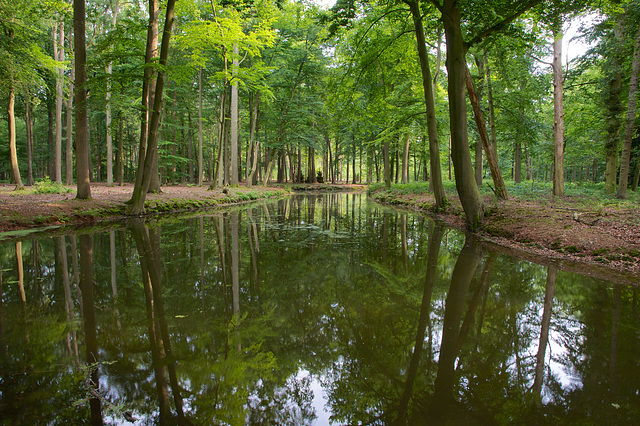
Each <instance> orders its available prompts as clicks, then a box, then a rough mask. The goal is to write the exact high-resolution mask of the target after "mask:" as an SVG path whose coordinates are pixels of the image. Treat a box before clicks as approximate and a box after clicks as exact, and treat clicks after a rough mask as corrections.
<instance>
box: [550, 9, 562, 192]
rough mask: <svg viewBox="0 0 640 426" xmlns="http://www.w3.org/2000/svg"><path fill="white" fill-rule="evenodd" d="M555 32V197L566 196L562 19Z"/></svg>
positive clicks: (557, 22)
mask: <svg viewBox="0 0 640 426" xmlns="http://www.w3.org/2000/svg"><path fill="white" fill-rule="evenodd" d="M554 26H555V28H554V30H553V147H554V149H553V195H554V196H559V197H561V196H563V195H564V106H563V86H564V81H563V77H562V37H563V34H562V19H561V18H557V21H556V22H555V24H554Z"/></svg>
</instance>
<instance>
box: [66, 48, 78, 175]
mask: <svg viewBox="0 0 640 426" xmlns="http://www.w3.org/2000/svg"><path fill="white" fill-rule="evenodd" d="M70 56H71V78H70V79H69V97H68V98H67V134H66V136H67V144H66V149H65V156H64V165H65V168H66V173H65V183H66V184H67V185H73V97H74V82H75V75H76V72H75V65H74V64H75V60H74V58H73V54H70Z"/></svg>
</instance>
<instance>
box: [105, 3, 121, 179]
mask: <svg viewBox="0 0 640 426" xmlns="http://www.w3.org/2000/svg"><path fill="white" fill-rule="evenodd" d="M118 6H119V5H118V0H115V4H114V6H113V11H112V14H113V15H112V18H111V30H112V31H114V30H115V28H116V20H117V19H118V10H119V7H118ZM112 72H113V63H112V62H111V61H109V64H108V65H107V96H106V100H107V105H106V111H105V113H106V118H105V121H106V128H107V186H113V136H112V133H113V132H112V130H111V74H112Z"/></svg>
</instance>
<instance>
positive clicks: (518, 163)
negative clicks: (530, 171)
mask: <svg viewBox="0 0 640 426" xmlns="http://www.w3.org/2000/svg"><path fill="white" fill-rule="evenodd" d="M514 151H515V152H514V154H513V180H514V181H515V183H520V182H522V144H521V143H520V140H516V146H515V150H514Z"/></svg>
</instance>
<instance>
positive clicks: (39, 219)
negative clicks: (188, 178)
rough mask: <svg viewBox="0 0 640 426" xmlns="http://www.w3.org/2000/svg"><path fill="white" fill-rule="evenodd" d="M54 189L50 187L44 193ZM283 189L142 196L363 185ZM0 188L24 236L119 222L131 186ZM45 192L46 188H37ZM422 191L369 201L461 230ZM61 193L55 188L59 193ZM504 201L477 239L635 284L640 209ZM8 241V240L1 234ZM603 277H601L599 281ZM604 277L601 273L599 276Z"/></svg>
mask: <svg viewBox="0 0 640 426" xmlns="http://www.w3.org/2000/svg"><path fill="white" fill-rule="evenodd" d="M50 185H52V184H49V186H50ZM284 187H285V188H284V189H283V187H282V185H280V186H278V185H276V186H274V187H268V188H265V187H262V186H254V187H253V188H251V189H249V188H246V187H245V186H243V185H241V186H239V187H229V188H227V189H226V192H223V189H221V188H215V189H211V190H209V189H208V187H207V186H201V187H198V186H191V185H180V186H164V187H162V192H160V193H157V194H148V195H147V211H148V212H149V214H154V213H159V212H179V211H191V210H195V209H199V208H205V207H215V206H224V205H231V204H238V203H241V202H246V201H251V200H255V199H259V198H268V197H274V196H283V195H285V194H287V193H288V192H289V190H297V191H300V190H305V189H313V190H325V191H334V190H340V189H343V190H364V189H365V188H366V186H363V185H323V184H316V185H285V186H284ZM13 188H14V187H13V185H9V184H0V233H4V232H8V231H19V230H30V229H34V228H42V227H46V226H51V225H64V224H73V225H88V224H95V223H97V222H99V221H101V220H105V219H118V218H121V217H125V209H126V204H125V201H127V200H128V199H129V198H130V196H131V192H132V190H133V187H132V185H131V184H126V185H124V186H111V187H109V186H107V185H106V184H104V183H92V184H91V194H92V199H91V200H77V199H75V192H74V191H75V188H74V187H73V188H72V187H68V188H62V189H63V190H66V191H69V192H63V193H59V192H58V193H36V192H37V191H35V190H34V189H27V190H25V191H13ZM43 188H44V190H45V192H46V189H47V186H46V185H45V186H43ZM424 189H425V188H423V187H420V186H414V187H412V186H411V185H408V186H402V185H397V186H396V185H394V188H393V189H392V190H391V191H384V190H383V188H380V187H379V186H378V187H376V186H374V187H373V188H372V190H371V191H370V196H371V197H372V198H373V199H375V200H377V201H380V202H382V203H385V204H393V205H400V206H405V207H408V208H411V209H414V210H419V211H422V212H424V213H428V214H430V215H432V216H435V217H436V218H438V219H439V220H442V221H444V222H445V223H447V224H448V225H451V226H453V227H456V228H459V229H464V214H463V211H462V208H461V206H460V203H459V201H458V199H457V197H456V196H455V195H453V194H452V193H451V192H449V193H448V197H449V200H450V205H449V206H448V207H447V209H446V210H445V211H444V212H440V213H438V214H434V213H433V212H432V210H433V204H434V200H433V196H432V195H431V194H429V193H425V191H424ZM58 190H60V188H58ZM510 194H511V199H509V200H507V201H501V200H497V199H496V198H495V196H493V195H491V194H487V193H485V194H484V195H483V196H484V199H485V206H486V212H487V214H486V217H485V218H484V220H483V224H482V226H481V228H480V230H479V231H478V233H479V234H480V236H481V237H483V238H484V239H485V240H488V241H489V242H492V243H495V244H496V245H497V247H506V248H509V249H515V250H519V251H521V252H523V253H526V255H525V256H524V257H527V256H529V258H530V259H531V260H534V261H535V260H536V259H539V258H553V259H561V260H563V259H564V260H572V261H576V262H578V266H576V267H574V269H576V268H577V269H579V268H580V266H579V264H584V263H587V264H593V265H600V266H603V267H605V268H607V269H611V270H615V271H621V272H623V273H625V274H631V275H630V276H631V277H632V278H631V279H632V280H633V279H636V280H638V281H640V203H637V202H635V201H632V202H622V203H621V202H617V201H614V200H609V201H607V200H604V201H603V200H602V199H601V198H598V197H590V196H588V194H587V195H585V194H582V195H580V196H568V197H551V196H549V195H546V194H542V193H536V194H535V196H530V195H518V194H516V195H514V194H513V192H511V193H510ZM5 235H7V234H5ZM600 275H602V274H600ZM605 275H606V273H605Z"/></svg>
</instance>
